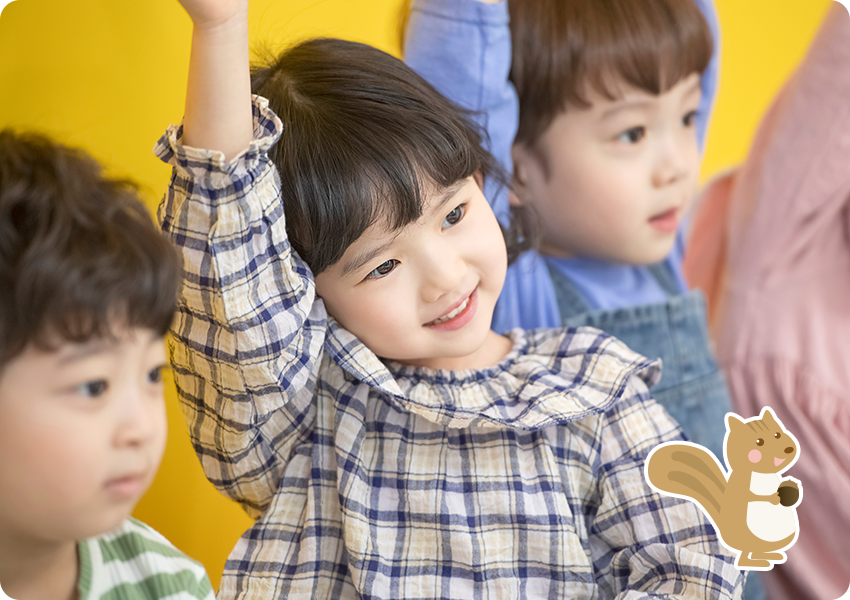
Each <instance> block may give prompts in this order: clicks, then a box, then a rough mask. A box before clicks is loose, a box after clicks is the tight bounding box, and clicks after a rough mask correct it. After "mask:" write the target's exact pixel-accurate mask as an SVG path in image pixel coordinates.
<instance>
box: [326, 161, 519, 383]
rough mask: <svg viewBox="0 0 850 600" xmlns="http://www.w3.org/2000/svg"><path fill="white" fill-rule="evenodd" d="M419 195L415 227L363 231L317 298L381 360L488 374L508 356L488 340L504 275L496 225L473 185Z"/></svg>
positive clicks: (504, 262)
mask: <svg viewBox="0 0 850 600" xmlns="http://www.w3.org/2000/svg"><path fill="white" fill-rule="evenodd" d="M426 194H427V198H428V201H427V203H426V204H425V206H426V209H425V211H424V213H423V215H422V217H421V218H420V219H419V220H417V221H416V222H414V223H411V224H409V225H406V226H404V227H402V228H401V229H399V230H396V231H387V230H386V228H384V227H382V226H380V225H379V224H376V225H373V226H372V227H370V228H369V229H367V231H366V233H364V234H363V235H362V236H361V237H360V238H359V239H358V240H357V241H356V242H354V243H353V244H352V245H351V246H349V247H348V249H347V250H346V252H345V254H344V255H343V257H342V259H341V260H339V262H338V263H337V264H335V265H333V266H331V267H330V268H328V269H326V270H325V271H323V272H321V273H320V274H319V275H317V276H316V277H315V280H316V291H317V293H318V294H319V296H321V297H322V300H324V302H325V307H326V308H327V311H328V313H329V314H330V315H332V316H333V317H334V318H335V319H336V320H337V321H339V322H340V324H341V325H342V326H343V327H345V328H346V329H348V330H349V331H350V332H351V333H353V334H354V335H355V336H357V338H359V339H360V341H362V342H363V343H364V344H365V345H366V347H368V348H369V349H370V350H372V352H374V353H375V354H377V355H378V356H380V357H383V358H386V359H392V360H395V361H398V362H401V363H405V364H411V365H419V366H424V367H430V368H440V369H465V368H477V367H483V366H491V365H492V364H495V363H494V362H493V360H494V359H495V360H496V361H498V359H501V358H502V356H503V355H504V354H506V353H507V352H508V351H509V349H510V348H509V346H506V345H504V344H495V343H493V341H492V340H491V339H490V337H491V333H492V332H491V331H490V322H491V321H492V318H493V310H494V309H495V306H496V299H497V298H498V297H499V293H500V292H501V291H502V284H503V283H504V281H505V272H506V270H507V250H506V249H505V240H504V237H503V236H502V231H501V229H500V227H499V223H498V221H496V217H495V216H494V215H493V211H492V209H491V208H490V205H489V204H488V203H487V200H486V199H485V198H484V195H483V194H482V193H481V189H480V187H479V185H478V183H477V182H476V180H475V178H474V177H468V178H466V179H463V180H461V181H460V182H458V184H457V185H455V186H451V187H450V188H449V189H448V190H426ZM362 257H366V258H367V260H362ZM351 264H355V265H356V268H350V267H349V265H351ZM494 347H498V348H500V350H503V353H502V355H501V356H495V357H494V356H493V355H494V352H493V351H492V349H493V348H494ZM485 354H486V355H487V358H486V360H485V358H484V355H485ZM486 362H489V363H491V364H486V365H485V364H483V363H486Z"/></svg>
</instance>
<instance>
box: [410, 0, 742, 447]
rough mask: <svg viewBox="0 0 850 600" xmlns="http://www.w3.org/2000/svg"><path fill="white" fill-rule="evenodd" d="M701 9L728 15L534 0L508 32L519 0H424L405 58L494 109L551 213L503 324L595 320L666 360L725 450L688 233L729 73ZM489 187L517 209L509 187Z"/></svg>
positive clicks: (691, 419)
mask: <svg viewBox="0 0 850 600" xmlns="http://www.w3.org/2000/svg"><path fill="white" fill-rule="evenodd" d="M700 7H701V8H703V10H704V12H705V13H706V14H708V15H712V14H713V11H712V10H711V7H710V5H707V3H706V2H704V1H703V0H699V2H694V0H652V1H645V0H637V1H636V0H613V1H611V2H599V1H598V0H554V1H553V0H519V1H517V2H516V3H515V4H513V3H511V4H510V8H511V15H510V17H511V19H510V29H509V28H508V15H507V3H505V2H501V3H498V4H493V5H492V6H488V5H487V4H482V3H481V2H475V1H472V0H460V1H455V0H419V1H417V2H415V3H414V5H413V9H412V16H411V20H410V24H409V25H408V28H407V39H406V48H405V59H406V60H407V62H408V64H410V65H411V66H412V67H413V68H414V69H416V70H417V71H418V72H419V73H420V74H422V75H423V76H424V77H425V78H426V79H427V80H429V81H431V82H432V83H434V85H435V87H437V89H438V90H440V91H441V92H442V93H444V94H446V96H448V97H449V98H453V99H456V100H457V101H458V102H459V103H460V104H461V105H462V106H464V107H465V108H468V109H471V110H476V111H483V114H484V116H483V117H482V119H483V120H484V122H485V123H486V126H487V130H488V133H489V137H490V139H491V141H492V151H493V153H494V155H495V156H497V157H498V158H499V160H500V161H502V164H503V165H505V166H506V167H508V168H511V167H513V171H514V174H515V178H516V180H517V181H518V184H519V187H520V191H521V192H523V199H524V201H527V202H528V204H530V205H531V206H533V207H534V209H535V211H536V212H537V213H538V214H539V215H540V217H541V218H540V221H541V228H542V238H543V243H542V247H541V253H540V254H537V253H529V254H527V255H525V256H523V257H522V258H521V259H520V260H519V261H518V262H517V264H515V265H514V266H512V267H511V269H509V271H508V275H507V280H506V283H505V290H504V291H503V293H502V297H501V298H500V299H499V303H498V305H497V307H496V315H495V317H494V323H493V326H494V329H495V330H496V331H507V330H510V329H511V328H513V327H527V328H531V327H552V326H559V325H569V326H578V325H591V326H594V327H598V328H600V329H603V330H605V331H606V332H608V333H611V334H612V335H614V336H616V337H617V338H619V339H621V340H622V341H624V342H625V343H626V344H627V345H628V346H629V347H630V348H632V349H634V350H636V351H638V352H640V353H641V354H644V355H645V356H648V357H651V358H661V359H662V363H663V374H662V378H661V381H660V382H659V384H658V385H657V386H655V387H654V388H653V390H652V392H653V397H654V398H655V399H656V400H657V401H658V402H660V403H661V404H662V405H663V406H664V407H665V408H666V409H667V410H668V411H669V412H670V413H671V414H672V415H673V417H675V418H676V419H677V420H678V421H679V422H680V424H681V425H682V428H683V430H684V431H685V434H686V435H687V436H688V437H689V439H691V440H692V441H694V442H696V443H698V444H701V445H704V446H706V447H708V448H709V449H710V450H712V451H713V452H714V453H715V455H716V456H718V457H721V458H722V456H723V437H724V434H725V427H724V415H725V414H726V412H728V411H729V410H731V407H730V402H729V396H728V391H727V390H726V386H725V382H724V380H723V376H722V374H721V373H720V371H719V370H718V368H717V364H716V362H715V360H714V358H713V356H712V352H711V348H710V344H709V340H708V335H707V330H706V318H705V308H704V302H703V299H702V297H701V296H700V295H699V294H698V293H688V291H687V286H686V284H685V282H684V278H683V276H682V273H681V260H682V251H683V247H684V246H683V240H682V237H681V235H680V234H679V231H680V228H679V223H680V221H681V220H682V219H683V218H684V216H685V214H686V212H687V209H688V206H689V204H690V202H691V199H692V197H693V196H694V194H695V191H696V185H697V176H698V173H699V152H698V139H697V124H698V122H700V123H702V126H703V127H704V122H705V113H706V112H707V110H708V106H710V100H709V101H706V100H705V99H704V98H703V97H702V95H701V93H700V77H701V76H702V78H703V80H704V81H705V80H707V81H708V87H709V88H711V87H712V84H711V81H712V75H713V72H714V66H713V59H712V33H711V28H710V27H709V24H708V22H707V21H706V18H705V17H704V15H703V11H701V10H700ZM512 38H513V40H514V41H515V44H514V52H513V60H512V52H511V39H512ZM509 70H510V76H511V79H512V82H513V85H511V83H510V82H509V81H508V71H509ZM514 86H515V87H516V92H515V91H514ZM698 119H699V121H698ZM515 134H516V135H515ZM488 198H492V199H493V200H494V203H495V206H494V209H495V210H496V212H497V214H500V215H501V214H504V212H505V210H506V206H507V203H508V202H507V194H505V193H504V192H503V191H502V192H500V191H499V190H497V189H493V190H490V193H489V195H488ZM503 222H506V221H505V220H504V219H503Z"/></svg>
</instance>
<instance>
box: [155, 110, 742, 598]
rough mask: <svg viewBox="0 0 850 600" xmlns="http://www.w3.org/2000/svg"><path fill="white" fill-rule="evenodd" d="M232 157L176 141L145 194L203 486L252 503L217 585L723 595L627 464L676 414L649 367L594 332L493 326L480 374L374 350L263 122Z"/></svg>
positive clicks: (725, 562) (703, 525)
mask: <svg viewBox="0 0 850 600" xmlns="http://www.w3.org/2000/svg"><path fill="white" fill-rule="evenodd" d="M254 116H255V140H254V141H253V142H252V143H251V145H250V147H249V148H248V150H246V151H245V152H243V153H242V154H241V155H240V156H238V157H237V158H235V159H233V160H232V161H230V162H229V163H225V161H224V157H223V155H222V154H221V153H218V152H212V151H205V150H197V149H194V148H189V147H185V146H182V145H181V143H180V137H181V134H182V131H181V129H180V128H178V127H171V128H169V130H168V131H167V132H166V134H165V135H164V136H163V137H162V138H161V140H160V141H159V143H158V145H157V148H156V152H157V154H158V156H159V157H160V158H161V159H162V160H163V161H165V162H168V163H170V164H172V165H173V166H174V170H173V175H172V180H171V184H170V187H169V190H168V193H167V195H166V197H165V199H164V201H163V204H162V205H161V207H160V211H159V218H160V222H161V224H162V227H163V229H164V230H165V232H167V234H168V235H169V236H170V237H171V239H172V240H173V241H174V242H175V243H176V244H177V245H178V246H180V248H181V249H182V251H183V256H184V261H185V267H184V268H185V283H184V286H183V290H182V293H181V297H180V311H179V316H178V318H177V320H176V321H175V325H174V329H173V337H172V341H171V353H172V362H173V367H174V372H175V379H176V382H177V386H178V392H179V395H180V399H181V402H182V405H183V409H184V412H185V414H186V417H187V419H188V421H189V429H190V432H191V435H192V439H193V442H194V446H195V450H196V452H197V453H198V456H199V457H200V460H201V463H202V465H203V468H204V470H205V472H206V475H207V477H208V478H209V479H210V481H211V482H212V483H213V484H214V485H215V486H216V487H217V488H218V489H219V490H221V491H222V492H223V493H224V494H226V495H228V496H229V497H231V498H233V499H234V500H236V501H238V502H239V503H241V504H242V506H243V507H244V508H245V509H246V510H247V511H248V513H249V514H251V515H252V516H253V517H254V518H256V519H257V521H256V523H255V525H254V526H253V527H252V528H251V529H249V530H248V531H247V532H246V533H245V534H244V535H243V536H242V538H241V539H240V540H239V542H238V543H237V544H236V547H235V548H234V549H233V552H232V554H231V556H230V558H229V559H228V561H227V564H226V565H225V570H224V575H223V578H222V582H221V590H220V592H219V597H220V598H263V599H267V598H269V599H270V598H357V597H361V598H386V599H390V598H392V599H397V598H406V599H416V598H423V599H425V598H427V599H433V598H458V599H461V598H462V599H463V600H472V599H475V598H588V599H590V598H594V599H595V598H614V597H615V596H616V597H617V598H638V597H648V596H649V595H653V597H658V596H657V595H658V594H661V595H663V597H665V598H673V597H675V598H685V597H688V598H733V597H734V598H738V597H740V594H741V584H742V577H741V574H740V572H739V571H738V570H737V569H736V568H735V567H734V566H733V564H732V557H731V555H730V553H729V552H728V551H726V550H725V549H724V548H723V547H722V546H720V544H719V543H718V541H717V538H716V536H715V534H714V532H713V529H712V528H711V526H710V525H708V524H707V522H706V520H705V519H704V517H703V516H702V514H701V511H699V510H698V509H697V508H696V506H694V505H693V504H692V503H690V502H685V501H681V500H676V499H671V498H662V497H660V496H658V495H656V494H655V493H653V492H652V491H651V489H650V488H649V487H648V486H647V485H646V483H645V481H644V477H643V468H644V460H645V457H646V455H647V454H648V452H649V451H650V449H652V448H653V447H654V446H655V445H656V444H658V443H661V442H665V441H668V440H673V439H679V438H680V436H681V434H680V431H679V429H678V427H677V425H676V424H675V423H674V422H673V421H672V420H671V418H670V417H669V415H668V414H667V413H666V412H665V411H664V409H663V408H661V407H660V406H658V405H657V404H655V402H654V401H652V400H651V399H650V397H649V394H648V391H647V384H652V383H653V382H654V381H655V380H656V379H657V377H658V372H659V371H658V367H657V365H654V364H652V363H650V362H648V361H647V360H646V359H644V358H643V357H641V356H639V355H637V354H635V353H633V352H631V351H630V350H628V348H626V347H625V346H624V345H622V344H621V343H620V342H618V341H617V340H615V339H613V338H611V337H608V336H606V335H605V334H603V333H602V332H600V331H597V330H594V329H589V328H585V329H572V330H568V329H553V330H538V331H533V332H524V331H521V330H515V331H513V332H512V333H511V339H512V340H513V349H512V351H511V352H510V354H509V355H508V356H507V357H505V359H504V360H502V361H501V362H500V363H499V364H498V365H497V366H495V367H492V368H490V369H485V370H481V371H473V370H461V371H439V370H429V369H425V368H421V367H410V366H404V365H401V364H398V363H393V362H390V361H382V360H381V359H379V358H378V357H376V356H375V355H374V354H373V353H372V352H371V351H369V350H368V349H367V348H366V347H365V346H363V344H361V343H360V342H359V341H358V340H357V339H356V338H355V337H354V336H353V335H352V334H351V333H349V332H348V331H346V330H345V329H343V328H342V327H341V326H340V325H339V324H338V323H337V322H336V321H334V320H333V318H331V317H329V316H328V315H327V313H326V312H325V307H324V304H323V302H322V300H321V299H320V298H318V297H317V296H316V293H315V286H314V282H313V278H312V275H311V273H310V270H309V269H308V267H307V266H306V265H305V264H304V263H303V262H302V260H301V259H300V258H299V256H298V255H297V254H296V253H295V252H294V251H293V250H292V249H291V247H290V245H289V242H288V240H287V237H286V227H285V224H284V214H283V208H282V202H281V200H280V182H279V175H278V172H277V170H276V169H275V168H274V167H273V166H272V164H271V163H270V162H269V159H268V157H267V152H268V149H269V148H270V147H271V146H272V145H273V144H274V143H275V141H276V140H277V137H278V136H279V134H280V130H281V123H280V121H279V120H278V118H277V117H276V116H275V115H274V114H273V113H272V112H271V111H270V110H269V109H268V107H267V103H266V101H265V100H264V99H261V98H258V99H256V100H255V105H254Z"/></svg>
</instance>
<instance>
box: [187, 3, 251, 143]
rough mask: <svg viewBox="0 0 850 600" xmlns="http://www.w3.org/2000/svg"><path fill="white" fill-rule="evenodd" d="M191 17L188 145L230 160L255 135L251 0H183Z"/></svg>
mask: <svg viewBox="0 0 850 600" xmlns="http://www.w3.org/2000/svg"><path fill="white" fill-rule="evenodd" d="M180 4H182V5H183V8H184V9H186V12H187V13H189V17H190V18H191V19H192V54H191V59H190V60H189V83H188V86H187V88H186V109H185V113H184V117H183V141H184V143H185V144H186V145H187V146H194V147H196V148H206V149H208V150H219V151H221V152H223V153H224V156H225V159H226V160H230V159H231V158H233V157H234V156H235V155H236V154H237V153H238V152H240V151H242V150H244V149H245V148H247V147H248V144H249V143H250V141H251V138H252V132H253V125H252V118H251V78H250V66H249V61H248V0H180Z"/></svg>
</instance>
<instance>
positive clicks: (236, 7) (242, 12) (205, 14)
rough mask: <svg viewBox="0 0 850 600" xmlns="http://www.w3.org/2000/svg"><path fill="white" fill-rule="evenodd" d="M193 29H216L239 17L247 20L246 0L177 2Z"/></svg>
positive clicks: (184, 0)
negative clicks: (187, 16)
mask: <svg viewBox="0 0 850 600" xmlns="http://www.w3.org/2000/svg"><path fill="white" fill-rule="evenodd" d="M178 1H179V2H180V4H181V6H183V8H184V10H185V11H186V12H187V13H188V14H189V18H191V19H192V23H194V25H195V27H203V28H205V29H210V28H216V27H221V26H224V25H226V24H227V23H230V22H231V21H232V20H234V19H238V18H240V17H241V16H245V17H246V18H247V15H248V0H178Z"/></svg>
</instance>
